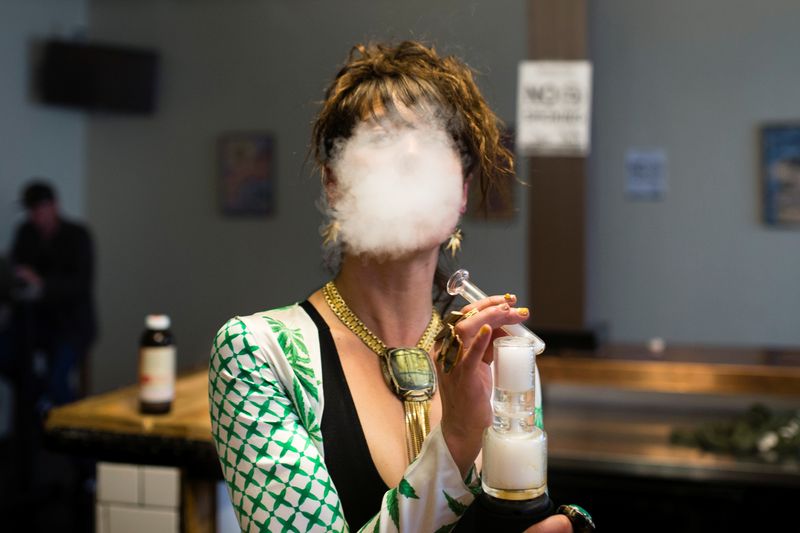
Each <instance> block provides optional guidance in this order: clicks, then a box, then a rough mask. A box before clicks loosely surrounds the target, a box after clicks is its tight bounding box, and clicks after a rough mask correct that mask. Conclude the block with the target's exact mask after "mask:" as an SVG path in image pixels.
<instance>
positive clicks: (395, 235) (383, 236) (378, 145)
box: [328, 108, 466, 258]
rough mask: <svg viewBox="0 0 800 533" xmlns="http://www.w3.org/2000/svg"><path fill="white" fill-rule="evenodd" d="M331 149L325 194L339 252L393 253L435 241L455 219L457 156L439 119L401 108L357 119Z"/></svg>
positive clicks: (460, 200) (459, 194) (460, 201)
mask: <svg viewBox="0 0 800 533" xmlns="http://www.w3.org/2000/svg"><path fill="white" fill-rule="evenodd" d="M334 153H335V157H334V158H333V159H332V161H331V163H330V171H331V172H332V174H333V176H332V178H333V179H331V180H328V183H329V184H330V185H328V199H329V204H330V208H331V213H330V214H331V216H332V218H333V219H334V220H336V221H337V222H338V223H339V226H340V238H341V240H342V241H343V243H344V245H345V249H346V251H348V252H350V253H355V254H367V255H372V256H379V257H389V258H391V257H400V256H404V255H407V254H409V253H412V252H416V251H420V250H427V249H431V248H435V247H438V246H439V245H440V244H441V243H442V242H444V240H445V239H446V238H447V237H448V235H449V234H450V233H451V232H452V231H453V229H454V228H455V226H456V224H457V223H458V219H459V217H460V215H461V213H463V211H464V208H465V205H466V186H465V183H464V180H463V178H462V166H461V159H460V157H459V154H458V152H457V150H456V149H455V146H454V143H453V142H452V139H451V138H450V137H449V135H448V134H447V132H446V131H445V129H444V127H443V126H442V125H441V124H440V123H439V121H437V120H429V119H428V118H427V117H426V115H425V114H421V113H418V112H412V111H410V110H408V108H404V109H401V110H400V111H399V112H398V114H397V115H393V116H383V117H380V118H378V119H371V120H367V121H363V122H360V123H359V124H358V125H357V126H356V128H355V129H354V131H353V135H352V136H351V137H350V138H349V139H347V140H345V141H343V142H341V143H340V144H339V145H337V146H336V148H335V152H334Z"/></svg>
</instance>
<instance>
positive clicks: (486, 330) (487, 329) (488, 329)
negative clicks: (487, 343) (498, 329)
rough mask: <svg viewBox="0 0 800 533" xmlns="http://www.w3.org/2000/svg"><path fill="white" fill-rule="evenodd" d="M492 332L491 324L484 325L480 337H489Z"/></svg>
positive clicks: (479, 331)
mask: <svg viewBox="0 0 800 533" xmlns="http://www.w3.org/2000/svg"><path fill="white" fill-rule="evenodd" d="M491 331H492V328H491V327H490V326H489V324H484V325H482V326H481V329H479V330H478V337H483V336H485V335H488V334H489V333H490V332H491Z"/></svg>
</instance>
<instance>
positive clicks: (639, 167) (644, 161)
mask: <svg viewBox="0 0 800 533" xmlns="http://www.w3.org/2000/svg"><path fill="white" fill-rule="evenodd" d="M625 175H626V178H627V179H626V185H625V192H626V193H627V194H628V197H629V198H631V199H635V200H659V199H661V198H663V197H664V195H665V194H666V193H667V153H666V151H664V150H663V149H651V150H639V149H630V150H628V151H627V152H626V153H625Z"/></svg>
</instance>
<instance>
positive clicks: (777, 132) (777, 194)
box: [760, 122, 800, 227]
mask: <svg viewBox="0 0 800 533" xmlns="http://www.w3.org/2000/svg"><path fill="white" fill-rule="evenodd" d="M760 143H761V169H760V173H761V176H760V180H761V188H762V195H763V218H764V222H765V223H766V224H768V225H770V226H795V227H800V122H796V123H792V124H768V125H764V126H762V127H761V138H760Z"/></svg>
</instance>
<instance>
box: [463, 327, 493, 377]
mask: <svg viewBox="0 0 800 533" xmlns="http://www.w3.org/2000/svg"><path fill="white" fill-rule="evenodd" d="M491 333H492V328H491V327H490V326H488V325H486V324H484V325H483V326H481V328H480V329H479V330H478V333H477V334H476V335H475V336H474V337H473V338H472V342H471V343H470V344H469V345H464V346H463V348H462V349H463V350H464V355H463V360H464V361H463V364H465V365H468V366H471V367H474V366H475V365H476V364H477V363H478V362H479V361H481V360H482V359H483V354H484V353H485V352H486V348H488V347H489V343H490V342H491V340H492V335H491Z"/></svg>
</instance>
